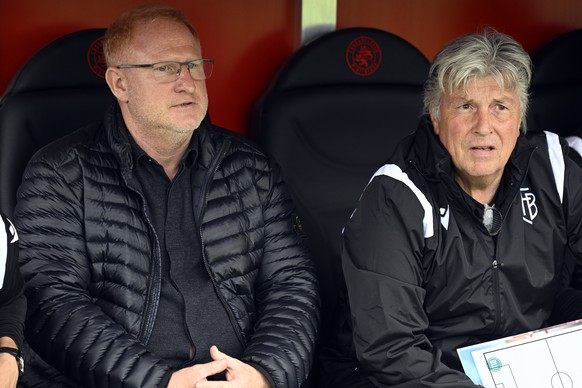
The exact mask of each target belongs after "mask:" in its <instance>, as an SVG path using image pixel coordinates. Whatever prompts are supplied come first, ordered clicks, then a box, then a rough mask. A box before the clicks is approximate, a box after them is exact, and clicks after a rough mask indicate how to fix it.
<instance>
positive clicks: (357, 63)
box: [272, 27, 428, 91]
mask: <svg viewBox="0 0 582 388" xmlns="http://www.w3.org/2000/svg"><path fill="white" fill-rule="evenodd" d="M427 63H428V61H427V59H426V58H425V57H424V56H423V55H422V53H421V52H420V51H419V50H418V49H417V48H416V47H414V46H413V45H412V44H410V43H409V42H407V41H405V40H404V39H402V38H400V37H398V36H396V35H393V34H391V33H389V32H386V31H383V30H378V29H374V28H365V27H354V28H346V29H342V30H337V31H334V32H331V33H328V34H326V35H324V36H322V37H320V38H318V39H316V40H314V41H312V42H311V43H308V44H307V45H305V46H303V47H301V48H300V49H299V50H298V51H297V52H296V53H295V54H294V55H293V57H292V58H291V59H290V60H289V61H288V62H287V63H286V64H285V66H284V67H283V68H282V69H281V71H280V72H279V74H278V75H277V77H276V78H275V80H274V83H273V84H272V87H273V88H274V89H275V90H278V91H283V90H289V89H294V88H301V87H313V86H323V85H341V84H358V85H362V84H376V83H403V84H411V83H419V84H422V83H423V82H424V80H425V78H426V74H427V73H426V68H425V66H426V64H427Z"/></svg>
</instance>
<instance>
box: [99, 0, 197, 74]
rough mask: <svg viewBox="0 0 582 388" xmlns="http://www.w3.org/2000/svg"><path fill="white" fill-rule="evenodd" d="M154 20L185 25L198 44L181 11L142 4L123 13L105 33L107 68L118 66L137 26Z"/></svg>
mask: <svg viewBox="0 0 582 388" xmlns="http://www.w3.org/2000/svg"><path fill="white" fill-rule="evenodd" d="M156 19H168V20H172V21H175V22H178V23H181V24H183V25H185V26H186V27H187V28H188V30H190V32H191V33H192V36H193V37H194V39H196V41H198V42H200V39H199V37H198V33H197V32H196V29H195V28H194V26H193V25H192V23H191V22H190V21H189V20H188V18H187V17H186V15H184V13H182V11H180V10H179V9H177V8H174V7H171V6H169V5H166V4H144V5H141V6H139V7H136V8H132V9H130V10H128V11H126V12H125V13H123V14H122V15H121V16H120V17H119V18H117V19H116V20H115V21H114V22H113V23H112V24H111V25H110V26H109V28H108V29H107V31H106V32H105V39H104V41H103V52H104V54H105V61H106V63H107V66H116V65H119V64H120V63H118V61H119V56H120V54H121V53H122V52H123V51H125V50H127V49H128V48H129V43H130V41H131V37H132V33H133V30H134V29H135V26H136V25H137V24H139V23H143V22H151V21H154V20H156Z"/></svg>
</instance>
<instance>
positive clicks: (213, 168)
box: [197, 140, 246, 347]
mask: <svg viewBox="0 0 582 388" xmlns="http://www.w3.org/2000/svg"><path fill="white" fill-rule="evenodd" d="M229 145H230V141H229V140H225V142H224V143H223V144H222V146H221V147H220V150H219V152H218V156H217V157H216V158H215V159H214V160H213V161H212V165H211V168H210V169H209V171H210V173H209V174H208V176H207V177H206V179H205V180H204V185H203V186H202V188H203V189H202V192H203V195H204V201H203V202H202V206H201V208H200V212H199V213H198V217H197V218H198V238H199V239H200V248H201V253H202V262H203V263H204V268H205V269H206V272H207V273H208V276H210V281H211V282H212V287H213V288H214V291H215V292H216V295H217V296H218V299H219V300H220V303H221V304H222V307H223V308H224V309H225V311H226V314H227V315H228V319H229V321H230V323H231V325H232V327H233V328H234V332H235V334H236V336H237V339H238V340H239V342H240V344H241V345H242V346H243V347H245V346H246V341H245V339H244V337H243V334H242V332H241V330H240V327H239V325H238V323H237V322H236V319H235V317H234V314H233V312H232V309H231V308H230V306H229V305H228V303H227V302H226V300H225V299H224V295H222V293H221V292H220V290H219V289H218V285H217V284H216V279H215V278H214V276H213V273H212V270H211V269H210V265H209V264H208V259H207V258H206V254H205V253H204V239H203V238H202V215H203V214H204V211H205V210H206V203H207V200H208V183H209V182H210V180H211V178H212V177H213V176H214V174H216V171H217V170H218V165H219V163H220V161H222V159H223V157H224V156H225V151H226V149H227V148H228V146H229Z"/></svg>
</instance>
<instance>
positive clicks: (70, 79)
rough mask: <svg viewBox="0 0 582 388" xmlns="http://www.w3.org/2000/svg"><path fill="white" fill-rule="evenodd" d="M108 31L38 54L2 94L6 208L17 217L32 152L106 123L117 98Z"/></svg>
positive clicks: (75, 36)
mask: <svg viewBox="0 0 582 388" xmlns="http://www.w3.org/2000/svg"><path fill="white" fill-rule="evenodd" d="M104 33H105V29H89V30H82V31H78V32H73V33H71V34H68V35H65V36H63V37H61V38H59V39H57V40H55V41H54V42H52V43H50V44H48V45H47V46H45V47H43V48H42V49H41V50H39V51H38V52H37V53H36V54H34V55H33V56H32V57H31V58H30V59H29V60H28V61H27V62H26V63H25V64H24V65H23V66H22V67H21V68H20V70H19V71H18V73H17V74H16V75H15V76H14V78H13V79H12V81H11V83H10V84H9V85H8V88H7V90H6V92H5V94H4V95H3V96H2V97H1V98H0V210H2V211H3V212H4V213H5V214H8V215H12V212H13V209H14V205H15V203H16V190H17V188H18V186H19V185H20V181H21V177H22V173H23V171H24V168H25V167H26V164H27V163H28V161H29V159H30V158H31V157H32V155H33V154H34V153H35V152H36V151H38V150H39V149H40V148H42V147H43V146H45V145H46V144H48V143H50V142H52V141H53V140H55V139H57V138H59V137H62V136H64V135H67V134H69V133H71V132H73V131H74V130H76V129H77V128H79V127H81V126H84V125H87V124H90V123H92V122H96V121H100V120H101V119H102V117H103V114H104V112H105V110H106V107H107V106H108V105H110V104H111V103H112V102H113V101H114V99H113V96H112V94H111V92H110V90H109V87H108V86H107V83H106V82H105V79H104V75H105V70H106V66H105V58H104V56H103V46H102V38H103V34H104Z"/></svg>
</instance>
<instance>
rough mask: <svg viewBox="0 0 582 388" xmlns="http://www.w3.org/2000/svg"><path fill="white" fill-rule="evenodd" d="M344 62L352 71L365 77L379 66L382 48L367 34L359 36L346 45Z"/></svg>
mask: <svg viewBox="0 0 582 388" xmlns="http://www.w3.org/2000/svg"><path fill="white" fill-rule="evenodd" d="M346 62H347V64H348V67H349V68H350V70H351V71H352V72H354V73H355V74H357V75H359V76H361V77H367V76H369V75H371V74H374V72H375V71H376V70H378V68H379V67H380V64H381V63H382V49H381V48H380V45H379V44H378V43H377V42H376V41H375V40H374V39H372V38H370V37H369V36H359V37H357V38H356V39H354V40H352V41H351V42H350V44H349V45H348V49H347V50H346Z"/></svg>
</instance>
